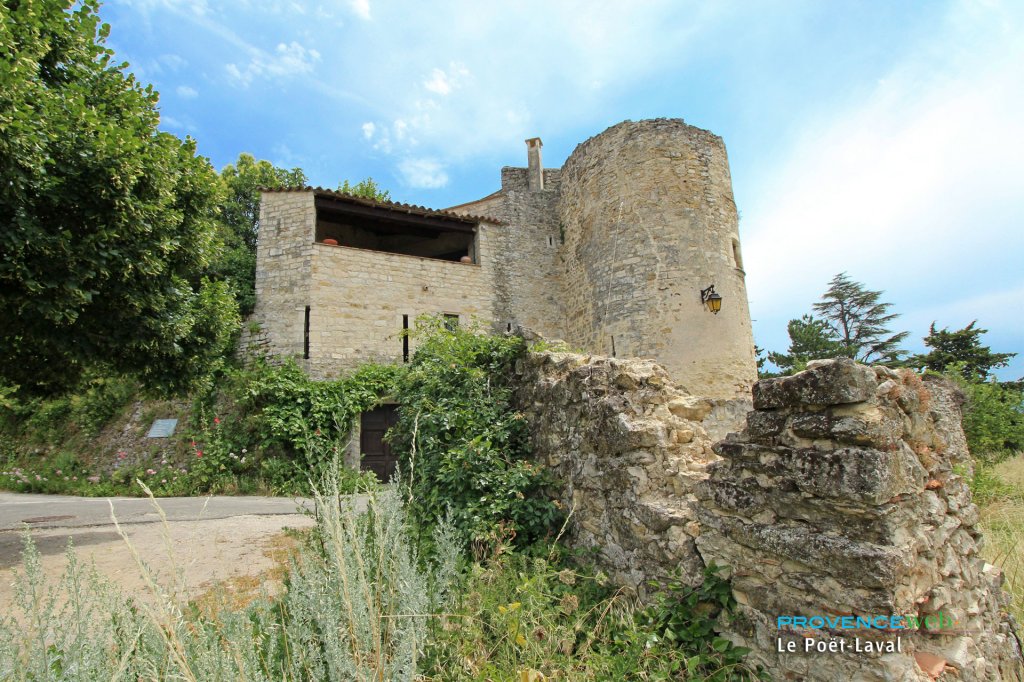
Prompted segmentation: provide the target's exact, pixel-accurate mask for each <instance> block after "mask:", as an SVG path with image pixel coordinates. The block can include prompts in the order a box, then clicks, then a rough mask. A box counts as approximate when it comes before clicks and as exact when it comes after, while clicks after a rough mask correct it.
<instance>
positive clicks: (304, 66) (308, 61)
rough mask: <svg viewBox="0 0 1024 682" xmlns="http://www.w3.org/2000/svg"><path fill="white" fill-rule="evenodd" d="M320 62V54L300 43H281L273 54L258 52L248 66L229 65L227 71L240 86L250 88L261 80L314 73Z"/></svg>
mask: <svg viewBox="0 0 1024 682" xmlns="http://www.w3.org/2000/svg"><path fill="white" fill-rule="evenodd" d="M318 61H320V53H319V52H317V51H316V50H314V49H312V48H306V47H304V46H302V45H300V44H299V43H297V42H295V41H292V42H290V43H287V44H286V43H280V44H279V45H278V46H277V49H276V50H274V52H272V53H268V52H264V51H257V52H256V53H255V54H254V55H253V57H252V59H251V60H250V61H249V63H248V64H246V65H245V66H242V67H239V66H238V65H237V64H228V65H227V66H226V67H225V69H226V70H227V73H228V75H229V76H230V77H231V78H232V80H234V81H235V82H236V83H237V84H238V85H240V86H242V87H248V86H249V84H250V83H252V81H253V80H255V79H259V78H283V77H293V76H298V75H304V74H308V73H311V72H312V71H313V65H314V64H316V63H317V62H318Z"/></svg>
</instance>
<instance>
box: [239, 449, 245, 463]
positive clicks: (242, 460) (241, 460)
mask: <svg viewBox="0 0 1024 682" xmlns="http://www.w3.org/2000/svg"><path fill="white" fill-rule="evenodd" d="M242 452H245V450H242ZM238 461H239V462H241V463H242V464H245V457H243V458H242V459H240V460H238Z"/></svg>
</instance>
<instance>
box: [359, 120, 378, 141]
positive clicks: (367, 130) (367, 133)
mask: <svg viewBox="0 0 1024 682" xmlns="http://www.w3.org/2000/svg"><path fill="white" fill-rule="evenodd" d="M362 129H363V137H364V138H365V139H367V140H372V139H373V133H374V132H375V131H376V130H377V126H375V125H374V124H373V121H367V122H366V123H364V124H363V125H362Z"/></svg>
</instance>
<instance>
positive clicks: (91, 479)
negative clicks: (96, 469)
mask: <svg viewBox="0 0 1024 682" xmlns="http://www.w3.org/2000/svg"><path fill="white" fill-rule="evenodd" d="M85 480H87V481H89V482H90V483H99V482H100V477H99V475H95V476H89V477H88V478H86V479H85Z"/></svg>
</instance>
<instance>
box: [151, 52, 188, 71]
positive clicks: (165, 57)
mask: <svg viewBox="0 0 1024 682" xmlns="http://www.w3.org/2000/svg"><path fill="white" fill-rule="evenodd" d="M157 61H158V62H160V64H162V65H164V66H166V67H167V68H168V69H170V70H171V71H178V70H180V69H183V68H184V67H186V66H188V62H187V61H186V60H185V59H184V58H183V57H181V56H180V55H176V54H162V55H160V56H159V57H158V58H157Z"/></svg>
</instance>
